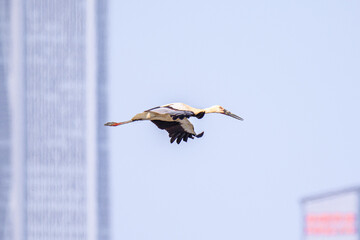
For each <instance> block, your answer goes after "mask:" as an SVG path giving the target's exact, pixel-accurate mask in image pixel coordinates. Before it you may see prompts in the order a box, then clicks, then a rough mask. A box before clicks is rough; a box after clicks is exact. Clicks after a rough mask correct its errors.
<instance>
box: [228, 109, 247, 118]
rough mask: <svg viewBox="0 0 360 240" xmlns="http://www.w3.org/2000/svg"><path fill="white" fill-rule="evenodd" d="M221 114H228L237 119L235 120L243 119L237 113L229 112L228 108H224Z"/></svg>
mask: <svg viewBox="0 0 360 240" xmlns="http://www.w3.org/2000/svg"><path fill="white" fill-rule="evenodd" d="M223 114H225V115H228V116H230V117H233V118H235V119H237V120H241V121H243V120H244V119H243V118H242V117H239V116H238V115H235V114H233V113H231V112H230V111H228V110H226V109H224V113H223Z"/></svg>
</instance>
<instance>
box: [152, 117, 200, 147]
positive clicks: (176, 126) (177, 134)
mask: <svg viewBox="0 0 360 240" xmlns="http://www.w3.org/2000/svg"><path fill="white" fill-rule="evenodd" d="M151 122H153V123H154V124H155V125H156V126H157V127H158V128H160V129H164V130H166V131H167V132H168V133H169V137H170V138H171V139H170V142H171V143H173V142H174V141H175V140H177V141H176V142H177V143H178V144H179V143H180V142H181V140H184V141H185V142H187V140H188V138H192V139H194V136H195V135H194V134H192V133H188V132H186V131H185V129H184V128H183V127H182V126H181V124H180V122H176V121H173V122H167V121H161V120H151ZM197 136H198V135H197ZM197 136H196V137H197Z"/></svg>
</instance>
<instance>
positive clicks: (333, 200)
mask: <svg viewBox="0 0 360 240" xmlns="http://www.w3.org/2000/svg"><path fill="white" fill-rule="evenodd" d="M302 209H303V236H304V237H303V239H305V240H360V232H359V230H360V229H359V227H360V225H359V211H360V188H358V187H354V188H349V189H344V190H340V191H335V192H330V193H325V194H320V195H315V196H311V197H307V198H305V199H303V201H302Z"/></svg>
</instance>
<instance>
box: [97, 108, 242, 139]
mask: <svg viewBox="0 0 360 240" xmlns="http://www.w3.org/2000/svg"><path fill="white" fill-rule="evenodd" d="M206 113H221V114H225V115H227V116H230V117H233V118H235V119H238V120H243V119H242V118H241V117H239V116H237V115H235V114H233V113H231V112H229V111H228V110H226V109H224V108H223V107H221V106H219V105H215V106H212V107H209V108H204V109H198V108H193V107H190V106H189V105H186V104H184V103H171V104H167V105H163V106H159V107H154V108H151V109H149V110H146V111H144V112H142V113H138V114H136V115H135V116H134V117H133V118H132V119H131V120H129V121H125V122H108V123H105V124H104V125H105V126H113V127H115V126H119V125H123V124H126V123H131V122H135V121H140V120H150V121H151V122H153V123H154V124H155V125H156V126H157V127H158V128H160V129H165V130H166V131H167V132H168V133H169V137H170V143H173V142H174V141H175V140H176V142H177V143H178V144H179V143H180V142H181V140H184V141H185V142H187V140H188V138H192V139H194V137H197V138H200V137H202V136H203V135H204V132H202V133H199V134H196V133H195V131H194V126H193V125H192V124H191V122H190V121H189V120H188V118H190V117H196V118H198V119H201V118H203V117H204V115H205V114H206Z"/></svg>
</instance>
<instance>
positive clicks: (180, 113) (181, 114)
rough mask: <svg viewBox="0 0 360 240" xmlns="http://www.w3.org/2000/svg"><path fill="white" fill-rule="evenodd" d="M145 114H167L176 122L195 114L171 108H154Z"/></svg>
mask: <svg viewBox="0 0 360 240" xmlns="http://www.w3.org/2000/svg"><path fill="white" fill-rule="evenodd" d="M145 112H155V113H158V114H169V115H170V116H171V117H172V119H173V120H176V119H178V118H179V119H181V120H182V119H184V118H189V117H192V116H195V114H194V113H193V112H192V111H187V110H178V109H174V108H172V107H171V106H161V107H155V108H151V109H149V110H146V111H145ZM190 124H191V123H190Z"/></svg>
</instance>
